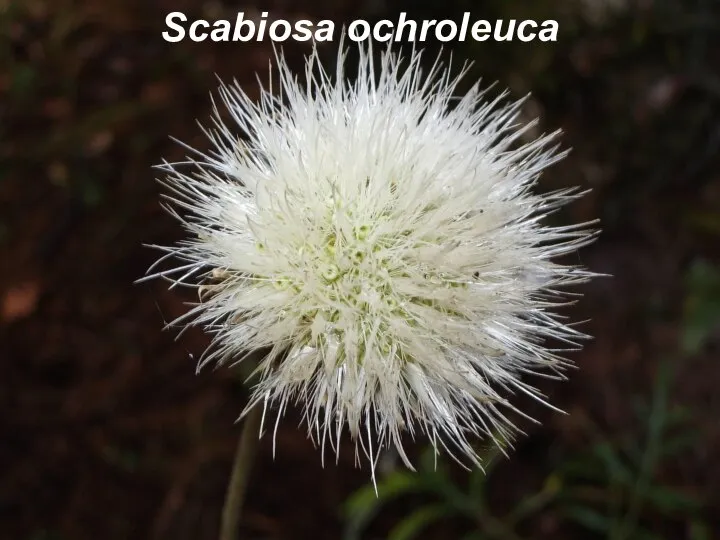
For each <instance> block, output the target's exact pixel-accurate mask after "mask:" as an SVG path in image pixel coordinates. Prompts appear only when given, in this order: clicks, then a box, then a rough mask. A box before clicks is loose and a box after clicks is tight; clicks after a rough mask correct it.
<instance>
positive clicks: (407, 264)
mask: <svg viewBox="0 0 720 540" xmlns="http://www.w3.org/2000/svg"><path fill="white" fill-rule="evenodd" d="M346 53H347V51H346V50H345V49H344V48H341V51H340V54H339V60H338V62H337V65H336V70H335V73H334V77H333V76H331V75H330V74H329V73H328V72H326V71H325V70H324V69H323V68H322V67H321V66H320V65H319V59H318V56H317V53H316V52H313V53H312V54H311V55H310V56H309V57H308V59H307V66H306V75H307V81H306V82H299V81H298V80H297V79H296V78H295V77H294V76H293V75H292V74H291V71H290V69H289V68H288V66H287V65H286V63H285V61H284V60H283V58H282V55H281V54H279V55H278V57H277V60H278V68H277V75H279V80H280V83H279V86H280V88H279V90H280V92H279V93H276V92H273V90H272V89H267V90H266V89H264V88H261V97H260V99H259V101H257V102H254V101H252V100H251V99H250V98H249V97H248V96H247V95H246V94H245V93H244V92H243V90H242V89H241V88H240V87H239V86H238V85H237V84H234V85H231V86H226V85H223V86H221V88H220V91H219V92H220V97H221V98H222V102H223V104H224V106H225V107H226V108H227V109H228V111H229V112H230V115H231V121H230V122H225V121H223V120H222V119H221V115H220V113H219V112H218V110H217V109H216V110H215V118H214V123H215V126H216V129H215V130H212V131H207V132H206V133H207V134H208V136H209V138H210V140H211V142H212V143H213V149H212V151H211V152H210V153H208V154H202V153H199V152H196V155H195V159H192V160H190V161H189V162H184V163H175V164H168V163H166V164H165V165H164V169H165V170H166V172H167V173H168V175H167V178H166V180H165V183H166V185H167V186H168V188H169V189H170V192H171V195H170V197H169V198H170V201H171V203H173V205H174V207H175V208H178V209H179V210H180V211H182V212H185V213H186V214H187V215H184V216H183V217H180V213H178V212H177V211H175V210H173V213H174V214H175V215H176V216H177V217H179V218H180V219H181V220H182V221H183V223H184V224H185V226H186V228H187V230H188V231H189V232H190V233H191V239H190V240H188V241H186V242H185V243H183V244H182V245H179V246H176V247H171V248H166V249H167V251H169V253H170V254H174V255H176V256H177V257H178V258H179V259H181V260H183V261H184V262H183V264H180V265H178V267H177V268H175V269H174V271H176V272H179V273H180V274H181V277H179V278H177V281H184V280H185V279H187V278H188V277H190V276H195V277H198V276H199V277H200V280H199V281H200V284H202V286H203V287H204V288H203V291H204V293H205V294H203V295H202V296H201V302H200V303H199V304H198V305H197V306H196V307H195V308H194V309H193V310H192V311H191V312H190V313H188V316H189V317H194V319H193V321H194V323H196V324H201V325H204V326H206V327H207V328H208V330H210V331H211V332H212V333H213V334H214V345H215V346H214V347H211V348H210V349H209V350H208V351H207V353H206V355H205V356H204V358H203V360H202V361H201V364H204V363H207V362H210V361H217V362H220V363H224V362H225V361H227V360H229V359H230V360H235V361H240V360H242V359H244V358H246V357H247V353H250V352H253V351H257V350H265V351H267V354H266V355H265V356H264V358H263V360H262V361H261V364H260V370H259V373H260V377H259V382H258V383H257V385H256V386H255V387H254V390H253V398H252V400H251V403H250V405H249V407H252V406H255V405H256V404H258V403H259V402H262V403H263V404H264V406H265V407H267V405H269V404H275V405H278V406H279V413H278V418H279V417H280V416H281V414H282V412H283V411H284V410H285V408H286V406H287V405H288V404H290V403H299V404H301V405H302V406H303V407H304V410H305V417H306V420H307V424H308V428H309V432H310V435H311V436H313V437H317V438H318V440H319V441H320V442H321V444H322V446H323V448H324V447H325V443H326V442H327V443H329V444H330V445H331V447H332V448H333V449H334V450H336V451H337V450H338V447H339V440H340V433H341V432H342V431H343V429H344V427H345V426H347V427H348V428H349V432H350V435H351V437H352V438H353V440H354V441H355V443H356V449H357V448H358V447H360V448H362V449H363V450H364V452H365V454H366V455H367V456H368V458H369V459H370V463H371V467H372V468H373V469H374V464H375V461H376V456H377V451H378V450H379V449H381V448H383V447H386V446H395V447H396V448H397V449H398V450H399V454H400V455H401V457H402V458H403V459H404V460H405V462H406V464H407V465H408V466H411V465H410V463H409V461H408V460H407V458H406V457H405V453H404V452H403V447H402V441H401V436H402V434H403V432H409V433H410V434H411V435H414V434H415V432H416V431H420V432H423V433H425V434H427V435H428V436H429V438H430V440H431V441H432V443H433V444H434V445H436V446H442V447H444V448H446V449H447V450H448V451H450V452H451V453H453V454H456V455H458V457H461V458H462V457H465V458H469V459H470V460H471V461H472V462H475V463H477V460H478V457H477V454H476V452H475V450H474V449H473V444H472V443H473V439H474V438H475V437H476V436H481V435H490V436H491V437H492V438H493V439H495V440H497V441H499V442H507V441H508V440H509V439H510V438H511V436H512V434H513V432H514V428H513V425H512V423H511V421H510V420H509V419H508V418H507V416H506V414H507V410H508V409H514V407H513V405H512V404H511V403H510V402H509V401H508V397H509V396H510V394H512V393H514V392H517V391H519V392H522V393H525V394H529V395H531V396H533V397H535V398H536V399H539V400H542V397H541V396H540V394H539V393H538V392H537V391H536V390H535V389H534V388H533V387H531V386H529V384H528V383H527V382H526V381H524V380H521V374H522V375H526V374H529V373H534V372H541V371H545V372H548V371H549V372H550V373H558V370H560V369H561V368H562V367H563V366H564V365H565V364H566V361H565V360H564V359H563V358H562V357H560V356H558V355H557V353H556V352H555V351H557V349H553V350H550V349H548V348H546V347H547V346H548V345H547V344H546V340H547V339H548V338H550V339H553V340H556V341H557V340H560V341H563V342H565V343H570V344H571V345H574V344H575V343H576V341H577V340H578V339H580V338H582V337H584V336H582V334H580V333H579V332H577V331H576V330H574V329H572V328H570V327H569V326H567V325H565V324H563V323H561V322H560V321H559V319H558V318H557V317H555V316H553V315H552V314H551V312H550V311H548V310H549V309H550V308H551V307H552V306H554V305H557V304H558V303H560V302H561V301H563V296H562V295H561V293H559V292H558V288H560V287H562V286H564V285H569V284H573V283H578V282H582V281H585V280H586V279H588V278H589V277H590V276H591V274H590V273H589V272H585V271H583V270H581V269H579V268H576V267H570V266H564V265H561V264H558V263H557V262H552V261H551V259H553V258H555V257H557V256H559V255H563V254H568V253H571V252H573V251H575V250H577V249H578V248H579V247H581V246H582V245H584V244H587V243H588V242H589V241H590V240H591V238H592V235H591V233H590V231H588V229H587V224H582V225H578V226H569V227H568V226H566V227H550V226H547V225H544V224H543V223H542V221H541V218H542V217H543V216H545V215H546V214H548V213H549V212H550V211H552V210H554V209H556V208H558V207H560V206H562V205H563V204H565V203H567V202H568V201H570V200H572V199H573V198H575V197H577V196H578V194H577V193H576V192H575V191H572V190H565V191H561V192H554V193H551V194H544V195H540V194H536V193H534V192H533V191H532V190H531V188H532V186H533V185H534V184H535V183H536V181H537V179H538V176H539V175H540V173H541V171H542V170H543V169H544V168H546V167H547V166H548V165H550V164H552V163H553V162H555V161H557V160H558V159H560V158H561V157H562V154H558V153H557V152H556V147H554V146H551V143H553V141H554V140H555V137H556V134H552V135H547V136H543V137H541V138H539V139H537V140H534V141H531V142H524V143H523V142H521V141H522V137H523V136H525V134H526V133H527V130H528V128H529V127H530V126H529V125H526V126H520V125H518V124H517V118H518V114H519V111H520V108H521V102H514V103H506V102H505V101H504V96H500V97H499V98H497V99H495V100H492V101H489V100H486V97H485V92H482V91H480V89H479V86H478V85H476V86H474V87H473V88H472V89H471V90H470V91H469V92H468V93H467V94H465V95H464V96H462V97H460V98H457V99H455V98H453V94H454V92H455V90H456V88H457V83H458V81H459V80H460V77H462V76H463V75H464V71H463V72H462V73H461V74H460V75H459V76H458V77H456V78H451V77H450V75H449V68H445V67H443V66H442V65H441V64H440V63H439V62H436V63H435V64H434V65H433V67H432V68H431V69H430V70H429V71H427V72H425V71H423V69H422V68H421V64H422V63H421V54H420V53H419V52H413V53H412V54H411V55H410V56H409V57H407V58H404V59H403V58H402V57H400V56H398V55H395V54H394V53H392V52H391V51H390V50H389V49H387V50H385V51H384V52H383V53H382V54H381V57H380V59H379V60H373V54H372V51H371V50H368V49H367V48H364V47H362V46H359V69H358V72H357V74H356V76H354V77H350V76H349V75H348V73H346V65H345V64H346ZM376 68H379V74H376ZM188 166H190V168H189V170H188ZM218 269H220V271H218ZM213 271H214V273H213ZM162 275H164V276H167V275H169V273H162ZM266 410H267V409H266ZM516 412H520V413H521V411H517V410H516ZM521 414H522V413H521ZM358 445H359V446H358Z"/></svg>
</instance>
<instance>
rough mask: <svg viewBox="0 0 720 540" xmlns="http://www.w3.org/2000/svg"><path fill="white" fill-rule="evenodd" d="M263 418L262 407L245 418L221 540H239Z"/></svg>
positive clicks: (229, 488)
mask: <svg viewBox="0 0 720 540" xmlns="http://www.w3.org/2000/svg"><path fill="white" fill-rule="evenodd" d="M261 418H262V407H258V406H255V407H253V408H252V409H251V410H250V411H249V412H248V414H247V416H246V417H245V422H244V423H243V428H242V432H241V433H240V441H239V442H238V446H237V450H236V451H235V461H234V462H233V469H232V474H231V475H230V483H229V484H228V489H227V494H226V495H225V504H224V506H223V512H222V523H221V525H220V540H238V530H239V526H240V515H241V513H242V507H243V502H244V500H245V491H246V488H247V484H248V479H249V478H250V469H251V467H252V464H253V461H254V460H255V453H256V451H257V443H258V439H259V438H260V437H259V430H260V420H261Z"/></svg>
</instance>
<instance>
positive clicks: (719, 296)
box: [681, 261, 720, 354]
mask: <svg viewBox="0 0 720 540" xmlns="http://www.w3.org/2000/svg"><path fill="white" fill-rule="evenodd" d="M685 287H686V291H687V292H686V296H685V305H684V314H683V324H682V337H681V341H682V343H681V346H682V349H683V352H685V353H687V354H695V353H697V352H699V351H700V349H701V348H702V346H703V345H704V344H705V342H706V340H707V338H708V337H709V336H710V334H711V333H712V332H713V331H715V330H717V329H718V328H720V270H719V269H718V268H717V267H715V266H713V265H711V264H710V263H707V262H705V261H696V262H695V263H694V264H693V265H692V266H691V267H690V269H689V270H688V272H687V274H686V276H685Z"/></svg>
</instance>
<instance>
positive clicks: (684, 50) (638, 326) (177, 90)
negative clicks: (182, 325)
mask: <svg viewBox="0 0 720 540" xmlns="http://www.w3.org/2000/svg"><path fill="white" fill-rule="evenodd" d="M259 10H267V11H269V12H270V17H275V18H283V19H287V20H290V21H292V20H293V19H300V18H310V19H313V20H319V19H323V18H331V19H333V20H335V21H336V22H337V23H338V25H339V24H340V23H342V22H343V21H345V22H348V21H350V20H352V19H354V18H358V17H363V18H368V19H379V18H384V17H385V16H388V17H389V18H390V19H395V18H396V17H397V13H398V12H399V11H400V10H406V11H408V17H410V18H414V19H423V18H439V19H443V18H453V19H455V20H456V21H459V20H460V19H461V14H462V12H463V11H465V10H469V11H471V12H472V18H473V19H490V20H494V19H497V18H504V19H510V18H516V19H524V18H534V19H538V20H544V19H550V18H552V19H556V20H558V21H559V24H560V33H559V39H558V41H557V42H556V43H545V44H542V43H540V42H531V43H529V44H527V43H522V42H520V41H513V42H510V43H507V42H505V43H491V42H484V43H470V42H465V43H457V42H452V43H450V44H448V45H446V47H445V50H446V52H449V51H450V49H452V50H453V54H454V57H455V58H456V59H458V60H463V59H465V58H467V59H471V60H473V61H474V63H475V64H474V68H473V70H472V72H471V74H470V76H469V80H473V79H475V78H477V77H480V76H482V77H483V79H484V80H485V81H487V82H488V83H490V82H492V81H495V80H497V81H499V83H500V84H499V85H498V89H500V87H504V86H508V87H509V88H510V89H511V90H512V92H513V95H514V96H516V97H520V96H522V95H524V94H525V93H527V92H530V91H531V92H532V93H533V97H532V98H531V99H530V100H529V101H528V103H527V106H526V107H525V110H524V114H525V115H526V116H527V118H528V119H530V118H532V117H535V116H538V115H539V116H541V118H542V122H541V125H540V127H539V128H538V129H539V131H551V130H554V129H555V128H558V127H560V128H562V129H563V130H564V131H565V136H564V139H563V143H564V145H565V146H566V147H572V148H573V151H572V153H571V155H570V157H568V158H567V159H566V160H565V161H564V162H563V163H562V164H560V165H558V166H555V167H553V169H552V170H550V171H549V172H548V173H547V174H546V175H545V177H544V178H543V181H542V188H543V189H551V188H557V187H562V186H569V185H581V186H584V187H588V188H592V189H593V191H592V193H591V194H590V195H589V196H587V197H585V198H584V199H583V200H582V201H579V202H578V203H576V204H573V205H572V207H570V208H568V209H567V210H566V211H565V213H564V214H563V216H561V217H562V219H563V220H565V221H567V222H570V221H572V222H577V221H583V220H590V219H595V218H600V219H601V220H602V229H603V234H602V236H601V237H600V239H599V241H598V242H597V243H595V244H594V245H593V246H591V247H589V248H587V249H584V250H583V251H582V253H581V254H580V257H581V262H582V263H583V264H585V265H586V266H588V267H589V268H590V269H591V270H594V271H596V272H601V273H608V274H612V275H613V276H614V277H613V278H604V279H597V280H595V281H593V282H592V283H590V284H588V285H587V286H585V287H583V288H582V292H583V293H584V294H585V297H584V299H582V300H581V301H580V302H579V303H578V304H577V306H575V307H574V308H572V309H571V310H570V311H571V312H570V315H571V316H572V317H573V318H576V319H578V320H580V319H591V320H590V322H588V323H586V324H585V325H584V326H583V329H584V330H585V331H587V332H588V333H590V334H592V335H593V336H594V340H593V341H592V342H590V343H589V344H588V346H587V347H586V348H585V350H584V351H582V352H580V353H573V354H572V356H571V357H572V359H573V360H574V361H576V363H577V365H578V366H579V369H578V370H577V371H574V372H572V373H571V374H570V381H569V382H567V383H561V384H560V383H552V384H543V385H542V388H543V389H544V390H546V391H547V392H548V393H549V394H550V395H551V399H552V401H553V403H554V404H556V405H558V406H560V407H562V408H563V409H565V410H566V411H568V412H569V414H568V415H561V414H557V413H553V412H551V411H549V410H542V409H539V408H537V409H532V412H533V413H535V414H536V415H537V416H538V418H539V419H540V420H542V425H541V426H535V425H531V424H528V425H523V428H525V430H526V432H527V436H526V437H524V438H522V439H521V440H519V441H518V444H517V448H516V451H515V452H514V453H513V455H512V457H511V459H509V460H501V461H500V463H499V464H498V465H497V466H496V467H495V468H494V469H493V471H492V475H491V476H488V477H487V479H486V480H485V481H486V482H488V485H487V486H486V487H487V489H486V495H485V497H486V499H484V503H483V504H484V507H486V513H485V514H483V515H484V516H491V517H492V516H498V519H499V520H500V521H502V519H503V518H502V516H505V515H508V514H507V513H508V512H510V511H511V510H512V509H513V508H515V507H516V505H517V504H518V503H519V502H523V501H527V500H528V498H529V496H528V494H530V493H535V492H538V490H540V492H541V493H545V492H546V491H547V490H548V489H549V490H550V491H549V492H551V496H550V497H549V499H547V500H545V499H543V500H542V504H539V505H538V506H537V508H534V509H533V511H531V512H527V511H526V512H525V513H524V514H523V519H522V520H520V521H518V522H517V523H513V524H512V527H509V526H508V527H506V528H505V529H503V528H498V527H494V526H493V523H494V521H493V519H490V518H488V519H478V520H476V521H474V520H473V519H472V512H470V513H467V512H466V515H465V517H461V518H448V519H444V520H439V521H438V522H436V523H433V524H432V526H430V527H429V528H427V529H424V530H423V531H422V532H421V533H419V535H418V536H417V537H419V538H461V537H462V534H461V533H463V534H464V533H467V532H468V531H469V532H470V534H471V535H474V536H467V537H466V538H478V539H480V538H496V539H502V538H507V539H511V540H513V539H514V540H516V539H518V538H530V539H535V538H537V539H545V538H548V539H549V538H553V539H566V538H568V539H570V538H571V539H575V538H579V539H584V538H609V539H612V540H619V539H624V540H630V539H635V538H638V539H644V538H662V539H673V540H675V539H677V540H680V539H688V540H706V539H712V538H720V516H718V510H720V501H719V500H718V494H719V493H720V491H719V490H720V461H718V459H717V456H718V455H720V391H718V387H719V383H720V364H719V363H718V360H719V358H718V356H719V355H718V351H719V349H720V334H719V332H718V331H719V330H720V327H719V325H718V323H719V321H720V266H719V265H720V250H718V245H719V241H720V168H719V167H718V166H719V165H720V158H719V156H720V44H719V41H720V2H718V1H717V0H682V1H681V0H532V1H531V0H517V1H510V0H487V1H484V2H482V1H476V2H470V1H466V2H462V1H460V0H448V1H446V2H429V1H423V2H410V1H409V0H408V1H407V2H406V3H405V5H400V4H399V3H395V4H393V5H390V4H387V3H383V1H382V0H377V1H374V2H365V3H359V4H356V3H354V2H350V1H344V0H340V1H334V2H330V1H327V0H323V1H320V2H317V1H313V2H310V1H302V0H287V1H277V2H267V3H265V4H263V5H261V6H260V5H255V4H253V3H245V4H243V3H238V2H231V1H227V2H220V1H208V2H193V1H190V0H173V1H170V0H158V1H155V2H148V1H147V0H84V1H83V0H26V1H23V2H12V1H10V2H9V1H8V0H4V1H0V54H1V57H0V95H1V96H2V97H1V99H0V204H1V206H0V208H1V210H0V272H1V277H2V279H1V280H0V355H1V358H2V371H1V374H0V381H1V383H0V407H2V415H1V416H0V418H1V419H0V426H1V428H2V438H1V439H0V464H1V467H2V474H1V475H0V538H8V539H14V540H51V539H52V540H85V539H93V540H97V539H108V540H119V539H125V538H128V539H129V538H132V539H142V538H148V539H170V538H173V539H177V540H184V539H194V540H200V539H213V538H216V537H217V529H218V521H219V516H220V510H221V507H222V501H223V497H224V494H225V485H226V481H227V476H228V474H229V470H230V466H231V461H232V456H233V452H234V448H235V444H236V441H237V437H238V434H239V426H238V425H237V424H235V423H234V421H235V420H236V418H237V415H238V414H239V412H240V411H241V409H242V408H243V406H244V404H245V400H246V397H247V393H246V391H245V390H244V389H243V388H242V385H241V384H240V383H239V381H238V377H237V374H235V373H233V372H231V371H229V370H218V371H213V370H212V369H208V370H206V371H205V372H203V373H201V374H200V375H199V376H196V375H195V360H194V358H197V357H198V356H199V355H200V354H201V353H202V351H203V349H204V347H205V346H206V345H207V337H206V336H204V335H203V333H202V332H201V331H199V330H191V331H189V332H187V333H185V334H184V335H183V336H182V337H181V338H180V339H179V340H177V341H175V340H174V338H175V335H176V332H172V331H170V332H163V331H162V327H163V325H164V323H165V322H166V321H169V320H171V319H173V318H174V317H176V316H178V315H180V314H181V313H183V312H184V310H185V307H184V304H183V303H184V302H186V301H188V300H190V299H192V294H191V293H188V292H185V291H170V292H168V291H167V290H166V287H165V285H164V284H163V283H159V282H158V283H150V284H142V285H134V284H133V282H134V280H136V279H137V278H138V277H140V276H142V275H143V274H144V272H145V270H146V269H147V267H148V266H149V265H150V264H151V263H152V262H153V261H154V260H155V258H156V256H157V253H156V252H153V251H152V250H150V249H147V248H144V247H143V246H142V244H143V243H146V244H167V243H170V242H173V241H175V240H177V239H179V238H180V237H181V235H182V231H181V230H180V227H179V226H178V225H177V224H176V222H175V221H173V220H172V218H171V217H170V216H168V215H166V214H165V213H164V212H163V211H162V209H161V208H160V205H159V191H160V190H159V186H158V185H157V183H156V182H155V181H154V176H155V172H154V171H153V170H152V169H151V167H152V165H155V164H157V163H159V162H160V160H161V159H162V158H166V159H168V160H171V161H172V160H175V159H181V158H182V157H183V155H184V152H183V149H182V148H181V147H179V146H178V145H176V144H174V143H173V142H172V141H171V140H170V139H169V136H170V135H172V136H174V137H177V138H179V139H181V140H183V141H186V142H188V143H189V144H191V145H193V146H196V147H198V148H206V146H207V143H206V141H205V140H204V139H203V137H202V134H201V133H200V130H199V129H198V128H197V125H196V123H195V120H196V119H198V120H200V121H202V122H204V121H205V120H206V119H207V118H208V114H209V111H210V100H209V95H208V94H209V92H210V91H214V90H215V89H216V87H217V79H216V75H215V74H218V75H219V76H220V77H221V78H223V79H224V80H230V79H231V78H233V77H234V78H237V79H238V80H239V81H240V82H241V83H242V84H243V86H244V88H245V89H246V91H248V92H249V93H251V95H254V94H253V92H255V88H256V82H255V72H256V71H257V72H259V73H260V74H261V75H262V76H263V77H264V76H265V74H266V70H267V64H268V59H269V58H270V57H271V55H272V50H271V45H270V42H269V41H265V42H262V43H257V42H253V43H224V44H214V43H212V42H210V41H208V42H205V43H194V42H192V41H190V40H189V39H188V40H185V41H183V42H181V43H177V44H170V43H167V42H165V41H164V40H163V39H162V38H161V32H162V31H163V30H165V28H164V18H165V15H166V14H167V13H168V12H170V11H183V12H185V13H186V14H187V15H188V16H189V17H190V18H194V17H196V18H201V17H204V18H209V19H213V18H228V19H231V20H232V19H234V18H235V13H236V12H237V11H245V12H246V14H249V13H250V12H255V13H258V11H259ZM223 15H224V17H223ZM427 46H428V47H431V48H435V47H437V44H434V43H428V44H427ZM334 47H335V44H330V45H326V46H324V49H325V52H324V54H327V55H329V57H332V55H333V54H334V51H335V49H334ZM286 49H287V50H288V51H289V54H290V56H291V57H292V58H293V60H292V61H293V62H297V61H298V60H301V59H302V55H303V54H304V53H305V52H306V51H307V50H308V49H307V44H298V43H292V42H289V41H288V42H286ZM296 65H297V64H296ZM298 420H299V415H298V414H297V413H291V414H290V415H289V418H288V419H287V420H286V421H285V422H284V423H282V424H281V428H280V430H279V432H278V438H277V455H276V457H275V459H274V460H273V457H272V448H271V444H270V438H269V437H266V438H265V439H264V440H263V442H262V444H261V448H260V453H259V456H258V462H257V468H256V469H255V470H254V472H253V476H252V479H251V483H250V486H249V495H248V501H247V509H246V512H245V515H244V520H243V531H244V533H245V535H246V536H245V537H246V538H258V539H259V538H271V539H285V538H288V539H293V538H311V539H332V540H335V539H339V538H341V537H342V535H343V531H344V530H345V529H346V525H347V521H348V519H350V520H352V519H353V516H352V515H348V513H347V510H345V511H344V510H343V505H342V502H343V501H344V500H345V499H346V498H347V497H348V496H349V495H350V494H351V493H353V492H354V491H355V490H358V489H360V488H361V487H362V486H364V485H366V483H367V481H368V476H369V474H368V471H367V469H362V470H358V469H356V468H355V467H354V456H353V454H352V451H351V450H350V445H349V444H348V445H346V448H345V452H343V453H342V455H341V457H340V460H339V463H338V465H337V466H334V465H332V464H330V465H327V466H326V467H325V468H324V469H322V468H321V465H320V455H319V452H318V451H317V450H316V449H315V448H313V446H312V443H311V442H310V441H308V440H307V439H306V436H305V435H306V434H305V430H304V429H303V428H300V429H298V428H297V424H298ZM422 446H423V443H422V442H419V443H418V444H417V447H418V451H420V450H419V449H421V447H422ZM331 463H332V460H331ZM390 469H392V465H391V464H390V465H388V466H387V467H385V468H384V469H383V470H384V471H387V470H390ZM389 474H392V473H389ZM448 474H450V475H451V476H452V478H453V479H454V480H453V481H456V482H457V485H462V482H463V481H464V479H463V477H462V473H459V472H458V471H451V472H450V473H448ZM543 486H544V487H543ZM548 486H551V488H552V489H551V488H548ZM543 490H545V491H543ZM533 500H534V499H533ZM418 504H421V502H418V501H415V500H414V499H411V501H410V502H407V501H405V502H404V503H403V502H402V501H401V502H399V503H398V504H392V503H388V505H387V506H383V508H382V509H381V512H380V514H379V515H378V519H377V520H375V521H374V522H373V523H372V524H370V526H369V528H368V529H367V531H365V532H364V533H363V534H364V536H362V537H363V538H385V537H386V535H387V534H388V531H391V530H392V528H393V525H394V524H395V523H398V521H399V520H401V519H402V518H403V517H404V516H406V515H407V514H408V512H409V511H411V510H412V508H414V507H416V506H417V505H418ZM351 510H352V509H351ZM356 510H357V508H356ZM351 514H352V512H351ZM468 517H469V519H468ZM618 519H619V520H620V521H622V522H623V523H625V525H623V526H622V527H620V529H619V528H618V526H616V525H617V521H618ZM495 521H497V519H496V520H495ZM461 522H462V523H461ZM628 523H629V525H628ZM493 527H494V528H493ZM510 529H512V530H510ZM618 531H620V532H618ZM456 533H457V535H456ZM395 534H396V536H393V538H400V536H398V535H397V531H396V533H395Z"/></svg>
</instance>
